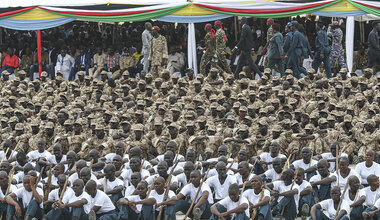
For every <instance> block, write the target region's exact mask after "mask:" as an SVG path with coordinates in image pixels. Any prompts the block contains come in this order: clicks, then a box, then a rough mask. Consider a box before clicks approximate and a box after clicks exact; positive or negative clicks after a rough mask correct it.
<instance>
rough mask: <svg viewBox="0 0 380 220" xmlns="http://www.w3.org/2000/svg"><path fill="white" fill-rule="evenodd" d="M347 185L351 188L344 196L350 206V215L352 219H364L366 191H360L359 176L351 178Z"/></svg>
mask: <svg viewBox="0 0 380 220" xmlns="http://www.w3.org/2000/svg"><path fill="white" fill-rule="evenodd" d="M347 184H349V188H348V189H347V190H346V191H345V194H344V195H343V201H347V204H348V205H349V206H350V211H349V213H348V215H349V217H350V219H363V216H362V213H363V211H364V206H363V204H364V202H365V200H366V195H365V190H364V189H360V180H359V178H358V177H357V176H350V178H349V179H348V182H347Z"/></svg>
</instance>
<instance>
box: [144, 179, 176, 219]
mask: <svg viewBox="0 0 380 220" xmlns="http://www.w3.org/2000/svg"><path fill="white" fill-rule="evenodd" d="M166 190H167V189H165V179H164V178H163V177H161V176H159V177H157V178H156V180H155V181H154V189H153V190H152V192H151V193H150V197H153V198H154V199H155V200H156V210H155V212H156V218H157V216H158V215H159V212H160V211H161V210H160V209H164V210H163V211H161V213H162V214H161V219H176V216H175V209H174V205H175V203H176V202H177V196H176V194H175V193H174V192H173V191H172V190H169V192H168V195H167V198H166V199H165V201H164V195H165V193H166Z"/></svg>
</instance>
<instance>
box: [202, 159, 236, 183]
mask: <svg viewBox="0 0 380 220" xmlns="http://www.w3.org/2000/svg"><path fill="white" fill-rule="evenodd" d="M227 161H228V159H227V157H225V156H220V157H218V161H217V162H216V163H215V165H216V164H217V163H218V162H223V163H224V164H227ZM232 163H233V162H232ZM213 164H214V163H212V165H211V169H210V171H209V172H208V175H207V179H208V178H210V177H212V176H216V175H218V171H217V170H216V168H215V167H213ZM230 168H231V166H230V165H229V166H228V169H227V174H228V175H234V174H235V173H234V172H233V171H232V170H231V169H230Z"/></svg>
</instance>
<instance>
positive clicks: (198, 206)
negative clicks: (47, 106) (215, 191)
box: [175, 170, 214, 219]
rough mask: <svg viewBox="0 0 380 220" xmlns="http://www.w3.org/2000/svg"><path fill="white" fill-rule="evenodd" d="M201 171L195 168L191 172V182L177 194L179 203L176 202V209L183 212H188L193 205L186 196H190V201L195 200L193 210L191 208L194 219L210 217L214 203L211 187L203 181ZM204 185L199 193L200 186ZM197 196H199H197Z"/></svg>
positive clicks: (191, 215) (190, 215)
mask: <svg viewBox="0 0 380 220" xmlns="http://www.w3.org/2000/svg"><path fill="white" fill-rule="evenodd" d="M201 181H202V178H201V172H200V171H199V170H194V171H193V172H191V174H190V183H189V184H187V185H186V186H184V187H183V188H182V190H181V191H180V192H179V194H178V195H177V200H178V201H177V203H176V204H175V211H176V212H178V211H181V212H182V213H184V214H185V213H187V212H188V211H189V208H190V206H191V202H189V201H187V200H185V199H184V198H185V197H187V196H189V197H190V201H193V202H194V206H193V208H192V210H190V212H189V213H190V214H189V217H192V218H194V219H208V218H210V217H211V212H210V204H213V203H214V200H213V199H212V193H211V189H210V187H209V186H208V185H207V184H206V183H204V182H201ZM201 183H202V186H201V188H200V190H199V193H198V195H196V194H197V191H198V188H199V186H200V185H201ZM195 196H197V197H196V198H195Z"/></svg>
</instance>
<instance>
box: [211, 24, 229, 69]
mask: <svg viewBox="0 0 380 220" xmlns="http://www.w3.org/2000/svg"><path fill="white" fill-rule="evenodd" d="M215 28H216V30H217V31H216V34H215V35H216V36H215V38H216V55H217V56H218V60H219V63H220V65H221V67H222V68H223V69H224V70H225V71H226V72H227V73H229V74H232V71H231V68H230V66H229V65H228V63H227V59H226V42H227V37H226V33H225V32H224V30H223V25H222V23H221V21H215Z"/></svg>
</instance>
